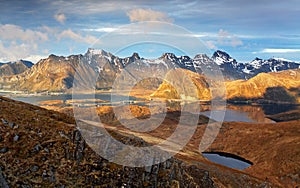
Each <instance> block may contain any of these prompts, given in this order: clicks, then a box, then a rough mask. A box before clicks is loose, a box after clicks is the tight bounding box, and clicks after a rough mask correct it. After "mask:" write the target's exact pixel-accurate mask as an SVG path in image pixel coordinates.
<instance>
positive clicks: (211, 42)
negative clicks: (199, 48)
mask: <svg viewBox="0 0 300 188" xmlns="http://www.w3.org/2000/svg"><path fill="white" fill-rule="evenodd" d="M206 45H207V46H208V48H209V49H212V50H216V49H217V46H216V45H215V43H214V41H211V40H209V41H206Z"/></svg>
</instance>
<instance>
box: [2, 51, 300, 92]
mask: <svg viewBox="0 0 300 188" xmlns="http://www.w3.org/2000/svg"><path fill="white" fill-rule="evenodd" d="M132 63H134V64H132ZM78 65H80V66H79V67H78ZM3 66H5V65H2V66H0V70H1V67H3ZM128 67H129V68H130V70H131V71H132V73H131V77H132V78H130V79H132V82H133V81H134V79H135V80H137V79H138V78H140V77H143V76H144V73H143V72H148V75H152V76H155V75H158V76H157V77H159V76H160V75H164V74H165V73H166V72H167V71H168V70H171V69H177V68H182V69H186V70H189V71H192V72H195V73H200V74H205V71H210V70H213V69H215V68H216V67H219V68H220V71H221V73H222V74H223V76H224V79H225V80H239V79H243V80H248V79H250V78H253V77H254V76H256V75H257V74H259V73H263V72H265V73H268V72H278V71H281V70H289V69H298V68H300V64H298V63H296V62H292V61H287V60H282V59H275V58H270V59H268V60H262V59H259V58H256V59H254V60H253V61H251V62H250V63H248V64H243V63H239V62H237V61H236V60H235V59H234V58H232V57H231V56H230V55H229V54H227V53H226V52H223V51H220V50H217V51H216V52H215V53H214V54H213V55H212V57H208V56H207V55H206V54H197V55H196V56H195V57H194V58H193V59H192V58H190V57H188V56H176V55H175V54H174V53H164V54H162V56H161V57H159V58H157V59H145V58H141V57H140V56H139V54H138V53H133V54H132V55H131V56H129V57H124V58H120V57H118V56H116V55H114V54H112V53H110V52H106V51H105V50H98V49H93V48H89V49H88V50H87V52H86V53H85V54H84V55H81V54H78V55H70V56H67V57H64V56H56V55H53V54H51V55H49V57H48V58H46V59H42V60H40V61H39V62H38V63H36V64H34V65H32V66H31V67H30V68H28V69H26V70H23V72H22V71H20V72H18V73H15V74H11V75H2V76H1V74H0V89H7V90H16V89H18V90H22V91H29V92H42V91H62V92H65V91H67V90H70V89H71V88H72V86H73V80H74V76H75V73H76V71H77V72H79V74H80V79H81V81H80V82H82V85H85V86H88V87H90V88H92V87H94V86H95V85H96V89H109V88H111V87H112V86H113V84H114V81H115V79H116V78H117V77H118V76H119V75H120V74H121V72H122V70H124V69H127V68H128ZM129 68H128V69H129ZM127 72H128V71H127ZM211 72H214V71H211ZM0 73H1V71H0ZM93 76H94V77H97V80H96V83H94V85H93V84H91V83H92V82H93V80H91V79H92V77H93ZM125 77H126V79H128V78H129V77H130V76H128V75H127V76H125ZM125 77H124V79H125ZM160 79H161V78H160ZM154 83H156V85H155V87H156V86H157V87H158V85H157V84H160V83H162V80H160V81H159V79H158V78H157V79H156V80H155V81H154ZM149 84H151V83H149ZM149 87H152V86H149Z"/></svg>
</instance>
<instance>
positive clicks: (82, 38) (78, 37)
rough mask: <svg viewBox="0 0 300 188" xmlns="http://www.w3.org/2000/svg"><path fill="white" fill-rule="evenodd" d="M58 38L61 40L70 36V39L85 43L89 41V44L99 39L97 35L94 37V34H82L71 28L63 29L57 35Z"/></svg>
mask: <svg viewBox="0 0 300 188" xmlns="http://www.w3.org/2000/svg"><path fill="white" fill-rule="evenodd" d="M57 38H58V39H59V40H61V39H62V38H69V39H72V40H75V41H76V42H84V43H88V44H91V43H94V42H95V41H97V40H98V39H97V38H96V37H94V36H92V35H86V36H82V35H80V34H78V33H75V32H74V31H72V30H71V29H68V30H64V31H62V32H61V33H60V34H59V35H58V36H57Z"/></svg>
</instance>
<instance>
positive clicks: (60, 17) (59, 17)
mask: <svg viewBox="0 0 300 188" xmlns="http://www.w3.org/2000/svg"><path fill="white" fill-rule="evenodd" d="M53 17H54V18H55V20H56V21H58V22H59V23H61V24H64V23H65V21H66V19H67V18H66V16H65V15H64V14H62V13H58V14H55V15H54V16H53Z"/></svg>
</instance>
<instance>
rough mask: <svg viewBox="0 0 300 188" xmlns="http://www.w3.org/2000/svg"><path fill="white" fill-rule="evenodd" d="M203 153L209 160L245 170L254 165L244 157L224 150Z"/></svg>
mask: <svg viewBox="0 0 300 188" xmlns="http://www.w3.org/2000/svg"><path fill="white" fill-rule="evenodd" d="M202 155H203V156H204V157H205V158H207V159H208V160H210V161H212V162H214V163H218V164H220V165H223V166H227V167H229V168H234V169H238V170H244V169H245V168H248V167H249V166H251V165H253V163H252V162H251V161H248V160H246V159H243V158H242V157H239V156H236V155H233V154H230V153H223V152H203V153H202Z"/></svg>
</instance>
